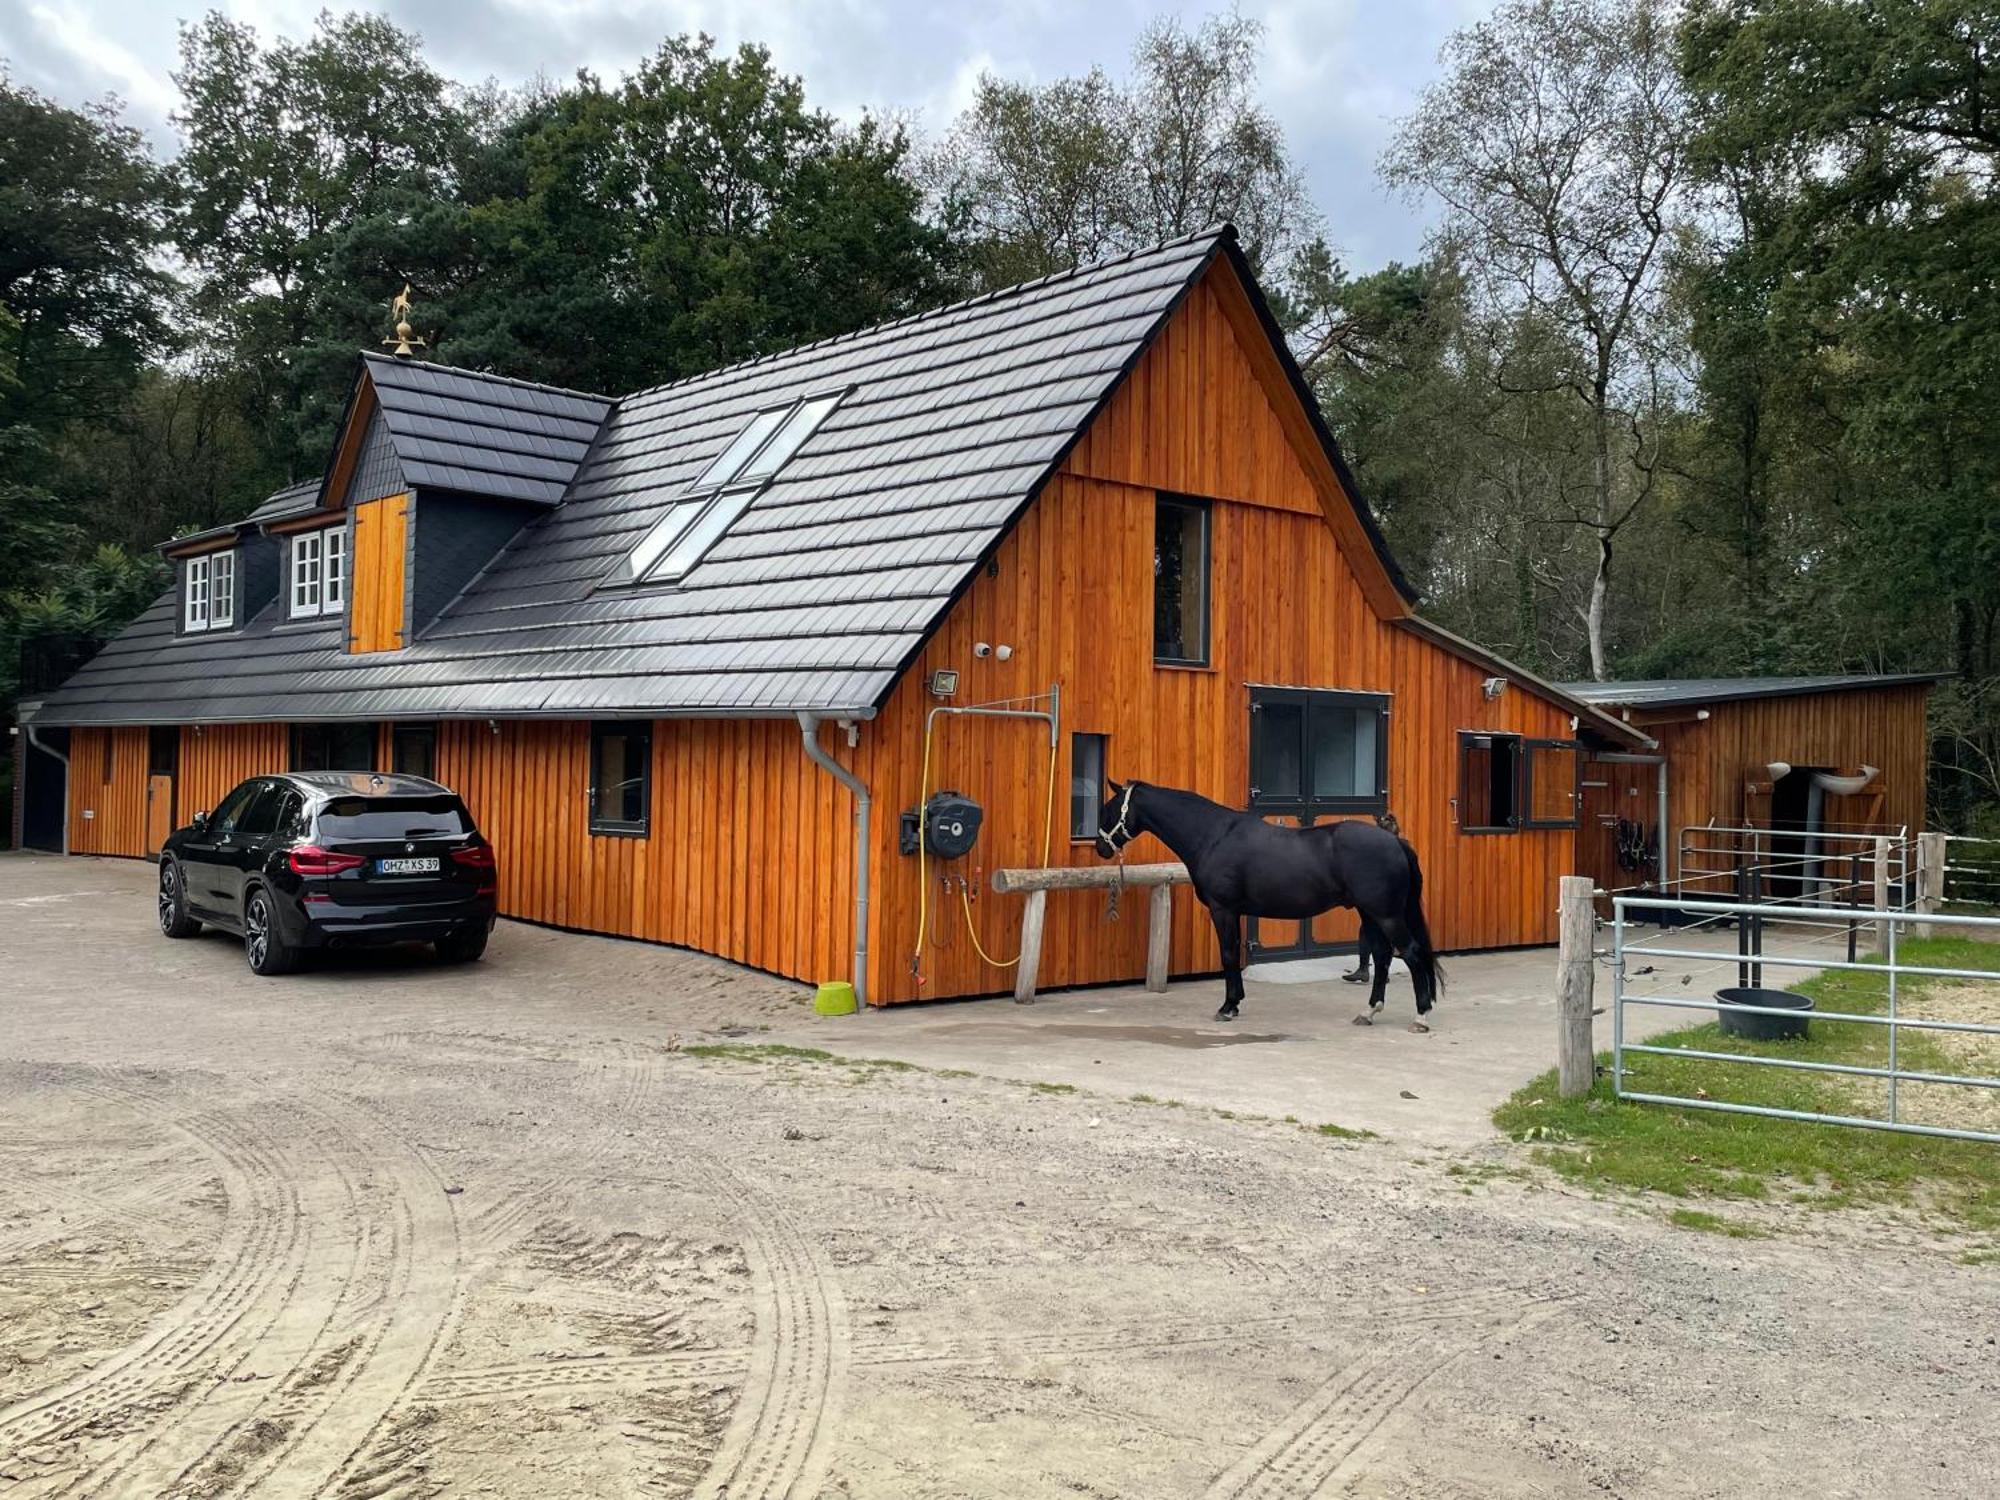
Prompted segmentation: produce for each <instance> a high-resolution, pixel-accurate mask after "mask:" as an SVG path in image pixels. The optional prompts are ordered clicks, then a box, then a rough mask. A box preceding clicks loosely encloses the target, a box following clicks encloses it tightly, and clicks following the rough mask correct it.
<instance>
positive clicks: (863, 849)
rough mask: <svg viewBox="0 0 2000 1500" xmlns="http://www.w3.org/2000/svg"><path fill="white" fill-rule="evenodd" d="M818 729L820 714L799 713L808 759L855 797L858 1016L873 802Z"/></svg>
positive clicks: (863, 991)
mask: <svg viewBox="0 0 2000 1500" xmlns="http://www.w3.org/2000/svg"><path fill="white" fill-rule="evenodd" d="M819 725H820V717H819V715H818V714H813V713H807V712H805V711H804V710H803V709H801V710H800V711H799V733H800V735H801V736H802V737H803V738H804V740H805V751H806V759H808V760H810V761H811V762H812V763H813V764H814V765H816V766H818V767H819V768H820V769H821V770H822V771H824V772H826V773H827V775H829V776H831V777H832V778H833V779H834V780H835V781H837V782H839V783H840V784H841V785H842V786H844V787H846V788H847V790H848V791H849V792H850V793H852V794H853V797H854V1002H855V1003H854V1013H855V1014H856V1015H859V1014H861V1012H862V1010H863V1009H864V1008H865V1007H866V1006H867V1004H868V848H869V845H868V823H869V813H870V811H871V810H872V809H873V807H874V800H873V799H872V798H871V797H870V796H869V795H868V788H867V787H866V786H864V785H862V782H861V778H860V777H859V776H856V775H855V774H854V773H853V772H852V771H850V770H848V769H847V767H845V766H843V765H842V764H841V763H840V762H839V761H837V760H835V759H834V758H833V757H832V756H831V755H828V754H827V753H826V748H825V747H824V746H823V745H821V744H820V742H819Z"/></svg>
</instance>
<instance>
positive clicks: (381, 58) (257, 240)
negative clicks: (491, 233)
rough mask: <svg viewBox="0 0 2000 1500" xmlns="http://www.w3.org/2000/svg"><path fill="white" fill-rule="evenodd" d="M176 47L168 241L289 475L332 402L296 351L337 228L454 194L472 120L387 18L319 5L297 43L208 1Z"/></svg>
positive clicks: (311, 446) (328, 265)
mask: <svg viewBox="0 0 2000 1500" xmlns="http://www.w3.org/2000/svg"><path fill="white" fill-rule="evenodd" d="M180 45H181V66H180V70H179V71H178V72H176V73H175V75H174V81H175V83H176V84H178V85H179V87H180V90H181V94H182V98H183V100H184V104H183V107H182V109H181V110H179V111H178V112H177V113H176V114H175V116H174V123H175V124H176V126H178V127H179V129H180V132H181V151H180V155H179V157H178V159H177V160H176V162H175V164H174V177H175V181H176V183H177V186H178V189H179V193H180V199H181V201H180V206H179V211H178V213H177V214H176V217H175V221H174V226H173V227H174V239H175V242H176V244H177V246H178V248H179V249H180V252H181V254H182V255H183V256H184V257H185V258H186V260H187V262H188V264H189V266H190V267H192V268H193V270H194V271H195V273H196V275H197V277H198V278H199V288H198V296H199V300H200V305H201V308H202V311H203V314H204V321H205V322H206V324H207V337H208V339H209V340H210V341H212V342H213V343H215V344H217V345H219V346H221V347H224V348H227V349H228V350H229V351H230V352H231V354H232V356H233V359H234V363H235V367H236V371H237V373H238V374H239V375H240V376H241V377H242V378H241V380H240V382H239V387H238V388H239V389H240V390H241V391H242V393H243V396H244V400H245V403H246V409H245V416H246V418H247V419H248V420H249V421H251V422H252V423H253V425H254V426H255V427H256V428H257V429H258V430H259V433H260V440H261V442H262V444H263V445H264V447H265V450H266V451H267V452H268V453H270V454H271V455H272V456H273V458H274V459H275V460H276V461H277V466H278V468H279V469H280V471H281V474H280V477H290V476H293V475H297V474H302V473H305V472H308V471H310V469H311V468H312V467H313V466H314V465H316V464H317V463H318V462H319V459H320V457H321V454H322V450H323V448H324V445H325V442H326V439H327V436H328V433H327V424H328V420H329V419H328V416H327V408H328V406H329V404H330V403H329V400H328V398H327V396H326V393H325V391H324V388H323V381H324V375H325V372H324V371H323V370H319V369H316V368H314V366H313V364H312V363H311V362H310V361H307V362H306V363H304V364H303V365H301V364H300V363H299V361H298V360H297V358H296V356H297V351H299V350H301V349H302V348H303V347H304V346H306V345H307V344H308V343H309V342H310V341H311V339H312V337H313V335H314V334H315V332H316V331H317V330H316V328H315V324H314V303H315V299H316V298H317V297H318V295H319V293H320V289H321V288H322V287H324V286H325V285H326V283H327V280H328V277H329V273H330V271H331V269H332V266H333V259H334V255H335V249H336V246H337V244H338V242H339V239H340V237H341V235H342V233H343V232H344V231H345V230H346V229H347V228H348V227H349V226H351V225H352V224H354V223H355V222H356V221H357V220H360V219H363V218H365V217H367V216H368V215H370V214H371V213H375V212H379V211H381V209H382V208H383V205H384V204H385V202H386V201H387V200H388V199H389V197H390V196H391V195H392V194H395V195H403V196H404V197H405V198H407V197H408V196H411V195H414V196H418V197H422V198H426V199H433V198H438V197H442V196H447V195H448V193H449V189H450V181H451V179H450V171H449V168H450V165H451V162H452V160H453V157H454V153H455V152H456V151H457V150H458V148H459V146H460V143H461V140H462V136H463V132H464V120H463V117H462V115H461V113H460V112H459V110H458V109H456V108H455V107H454V102H453V98H452V90H451V88H450V86H449V85H448V84H447V83H446V81H445V79H444V78H443V77H442V76H441V75H440V74H438V73H437V72H436V71H435V70H434V69H432V68H431V67H430V66H429V65H428V64H426V63H425V62H424V61H423V58H422V47H421V42H420V40H419V39H418V38H417V36H416V35H415V34H413V33H411V32H407V31H404V30H403V29H401V28H400V27H397V26H396V25H394V24H393V23H391V22H389V21H387V20H385V19H383V18H381V17H379V16H369V15H357V14H347V15H341V16H335V15H332V14H331V13H322V14H321V16H320V17H319V20H318V21H317V22H316V24H315V26H314V30H313V34H312V35H311V36H310V37H309V38H308V39H307V40H305V41H304V42H290V41H283V40H280V41H278V42H275V43H273V44H272V45H270V46H269V47H265V46H263V45H262V44H260V43H259V41H258V39H257V34H256V32H255V31H254V30H253V29H252V28H251V27H249V26H248V25H244V24H242V23H238V22H234V21H231V20H229V19H227V18H226V17H224V16H223V15H221V14H220V13H219V12H214V11H211V12H209V14H208V15H206V16H205V17H203V19H202V20H201V21H199V22H197V23H195V24H193V25H190V26H184V27H183V28H182V31H181V43H180ZM336 409H337V406H336Z"/></svg>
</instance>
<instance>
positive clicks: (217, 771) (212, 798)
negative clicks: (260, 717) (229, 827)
mask: <svg viewBox="0 0 2000 1500" xmlns="http://www.w3.org/2000/svg"><path fill="white" fill-rule="evenodd" d="M289 754H290V747H289V746H288V745H287V743H286V728H285V726H284V725H283V724H189V725H186V726H184V727H183V728H182V729H181V754H180V769H179V777H178V780H177V782H176V784H175V787H174V800H175V802H176V803H177V804H178V808H179V811H178V814H177V816H178V817H179V819H180V821H181V822H182V823H183V824H185V823H188V822H190V821H191V820H192V819H193V818H194V815H195V814H196V813H198V812H213V811H214V810H215V804H216V803H218V802H220V801H221V800H222V799H223V798H224V797H225V796H227V795H228V793H229V789H230V788H231V787H233V786H235V785H236V783H237V782H239V781H241V780H243V779H244V778H245V777H247V776H268V775H269V774H270V773H271V772H273V771H282V770H284V769H285V764H286V761H287V759H288V758H289Z"/></svg>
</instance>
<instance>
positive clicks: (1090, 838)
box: [1069, 730, 1111, 844]
mask: <svg viewBox="0 0 2000 1500" xmlns="http://www.w3.org/2000/svg"><path fill="white" fill-rule="evenodd" d="M1085 740H1095V741H1096V742H1097V785H1096V790H1095V791H1094V792H1093V793H1092V794H1091V798H1090V808H1089V811H1088V815H1087V816H1086V817H1085V819H1084V822H1085V823H1086V824H1087V825H1088V826H1087V827H1079V826H1078V824H1077V820H1076V819H1077V812H1078V808H1077V805H1076V775H1077V771H1076V764H1077V755H1076V753H1077V749H1078V747H1079V746H1080V745H1081V744H1082V742H1083V741H1085ZM1110 767H1111V736H1110V735H1108V734H1097V733H1093V732H1092V731H1090V730H1076V731H1073V732H1072V733H1071V734H1070V737H1069V786H1070V793H1069V797H1070V818H1069V839H1070V842H1071V843H1072V844H1085V843H1091V842H1094V841H1095V840H1096V838H1097V812H1098V809H1099V808H1101V807H1103V806H1104V786H1105V783H1106V782H1107V781H1108V780H1109V779H1110V775H1111V771H1110Z"/></svg>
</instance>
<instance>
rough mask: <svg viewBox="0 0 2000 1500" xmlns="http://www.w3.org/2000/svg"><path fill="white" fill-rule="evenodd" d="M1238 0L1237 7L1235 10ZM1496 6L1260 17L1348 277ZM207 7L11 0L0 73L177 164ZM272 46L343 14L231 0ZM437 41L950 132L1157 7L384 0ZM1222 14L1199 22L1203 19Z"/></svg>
mask: <svg viewBox="0 0 2000 1500" xmlns="http://www.w3.org/2000/svg"><path fill="white" fill-rule="evenodd" d="M1220 3H1224V0H1218V4H1220ZM1489 4H1490V0H1392V3H1384V0H1243V4H1242V9H1243V10H1244V11H1245V12H1246V13H1247V14H1251V15H1255V16H1258V17H1260V18H1261V19H1262V20H1263V21H1264V23H1265V26H1266V36H1265V65H1264V98H1265V103H1266V105H1267V107H1268V108H1269V109H1270V110H1271V112H1272V113H1273V114H1274V115H1275V116H1276V117H1277V119H1278V120H1279V122H1280V123H1281V124H1282V125H1283V126H1284V129H1285V133H1286V136H1287V138H1288V139H1289V141H1290V142H1291V146H1292V150H1293V152H1294V153H1295V155H1296V156H1297V158H1298V160H1299V161H1300V163H1301V164H1302V166H1303V167H1304V168H1305V171H1306V174H1307V177H1308V180H1309V182H1310V183H1311V186H1312V190H1313V194H1314V196H1315V198H1316V199H1317V201H1318V203H1319V205H1320V207H1321V209H1322V210H1323V211H1324V212H1325V214H1326V217H1327V222H1328V225H1329V228H1330V229H1331V231H1332V235H1333V238H1334V241H1335V242H1336V244H1337V245H1338V246H1339V247H1340V250H1341V253H1342V255H1343V256H1344V258H1345V259H1346V260H1347V262H1348V264H1349V265H1350V266H1351V267H1353V268H1355V269H1357V270H1368V269H1372V268H1373V267H1375V266H1378V265H1380V264H1381V263H1382V262H1384V261H1386V260H1389V259H1392V258H1408V257H1410V256H1412V255H1413V254H1415V253H1416V252H1417V250H1418V249H1419V247H1420V246H1421V243H1422V239H1423V232H1424V221H1423V215H1422V212H1421V211H1420V210H1419V209H1417V208H1414V207H1412V206H1411V205H1409V204H1406V203H1404V202H1401V201H1399V200H1397V199H1395V198H1392V197H1390V196H1389V195H1388V194H1386V193H1385V192H1384V191H1383V190H1382V187H1381V185H1380V184H1379V183H1378V182H1377V180H1376V178H1375V159H1376V156H1377V155H1378V154H1379V152H1380V150H1381V148H1382V145H1383V143H1384V139H1385V136H1386V134H1387V131H1388V127H1389V122H1390V121H1391V120H1392V119H1393V118H1394V117H1395V116H1396V115H1398V114H1400V113H1401V112H1403V111H1404V110H1406V109H1408V107H1409V105H1410V102H1411V100H1412V99H1413V98H1414V96H1415V94H1416V91H1417V90H1419V89H1420V88H1421V87H1422V86H1423V84H1424V82H1425V81H1426V80H1427V79H1428V78H1429V77H1430V76H1431V75H1432V72H1433V70H1434V67H1435V62H1436V56H1437V50H1438V47H1439V45H1440V44H1441V43H1442V42H1443V41H1444V39H1445V37H1446V36H1447V35H1448V34H1449V33H1450V32H1451V31H1452V30H1453V29H1454V28H1456V27H1459V26H1462V25H1464V24H1466V22H1467V21H1468V20H1470V19H1473V18H1475V17H1476V16H1477V15H1479V14H1481V13H1483V12H1484V11H1486V10H1487V9H1488V8H1489ZM207 8H209V7H208V6H203V5H202V4H201V0H179V3H177V0H0V57H4V58H5V59H6V65H7V68H8V70H9V71H10V72H11V73H12V74H13V76H14V78H15V80H16V82H18V83H24V84H27V85H29V86H30V87H33V88H37V89H40V90H41V91H43V92H44V93H47V94H49V95H51V96H53V97H55V98H57V99H60V100H62V101H63V102H65V103H79V102H82V101H84V100H89V99H95V98H99V97H102V96H103V95H104V94H106V93H115V94H117V95H118V96H119V97H120V98H122V99H124V100H125V101H126V102H127V105H128V107H129V111H130V116H131V118H132V119H133V121H134V123H136V124H139V125H141V126H143V127H145V128H146V129H147V131H148V132H149V133H150V134H151V135H152V136H153V139H154V141H155V144H156V146H157V147H158V148H159V149H161V150H162V151H167V150H171V148H172V140H173V137H172V131H171V128H170V127H169V125H168V123H167V117H168V115H169V113H170V112H171V111H172V110H173V108H174V104H175V94H174V86H173V82H172V79H171V77H170V76H169V75H170V74H171V72H172V70H173V68H174V63H175V51H174V48H175V35H176V26H177V19H178V18H179V17H182V16H192V15H194V14H196V13H197V11H198V10H200V9H207ZM214 8H219V9H221V10H224V11H226V12H228V13H229V14H231V15H233V16H235V17H237V18H238V19H241V20H245V21H248V22H250V23H251V24H252V25H253V26H255V27H256V28H257V29H258V31H259V32H260V33H262V34H263V35H265V36H267V37H268V36H279V35H282V36H292V37H297V36H302V35H304V34H306V33H307V32H309V31H310V29H311V27H312V22H313V17H314V16H315V15H316V14H317V13H318V12H319V11H320V10H321V9H322V8H332V9H336V10H338V9H343V8H356V9H359V8H364V6H363V5H362V4H359V3H356V4H352V5H351V7H350V6H349V5H344V4H343V3H342V0H220V3H219V4H217V5H216V6H215V7H214ZM366 8H371V9H374V10H378V11H382V12H386V13H387V14H389V15H391V16H393V17H394V18H395V19H396V20H397V21H398V22H399V23H401V24H402V25H404V26H406V27H409V28H411V29H413V30H415V31H417V32H419V33H420V34H421V35H422V36H423V39H424V44H425V50H426V52H427V54H428V56H429V57H430V59H431V61H432V62H433V64H434V65H436V66H437V67H438V68H439V69H440V70H442V71H443V72H445V73H446V74H448V75H449V76H452V77H455V78H458V79H460V80H462V81H466V82H472V81H476V80H479V79H482V78H486V77H494V78H498V79H499V80H501V81H502V82H503V83H518V82H520V81H521V80H523V79H524V78H527V77H529V76H531V75H533V74H535V73H537V72H541V73H546V74H548V75H550V76H552V77H557V78H560V77H563V76H565V75H567V74H569V73H571V72H573V71H574V70H575V69H577V68H590V69H592V70H594V71H596V72H597V73H599V74H600V75H601V76H603V77H605V78H607V79H609V78H616V77H617V76H618V75H619V74H620V73H621V72H623V71H624V70H625V69H626V67H627V66H629V64H630V63H631V62H632V61H633V60H634V59H635V58H637V57H639V56H641V55H642V54H644V53H646V52H648V51H650V50H651V49H652V47H653V46H654V45H655V44H656V43H657V42H658V40H659V39H660V37H662V36H664V35H667V34H670V33H673V32H678V31H692V30H705V31H708V32H710V33H712V34H713V35H715V36H717V37H719V38H721V39H722V40H723V41H724V42H725V43H728V44H731V45H733V44H735V43H737V42H739V41H761V42H763V43H765V44H766V45H767V46H769V47H770V49H771V51H772V54H773V56H774V57H775V59H776V60H777V62H778V63H779V65H780V66H782V67H783V68H784V69H785V70H786V71H788V72H792V73H798V74H801V75H803V77H804V79H805V82H806V94H807V98H808V99H809V100H810V101H811V102H812V103H814V104H816V105H819V106H820V107H822V108H825V109H828V110H831V111H833V112H834V113H836V114H841V115H846V116H853V115H858V114H859V113H861V112H862V111H863V110H866V109H870V108H874V109H893V110H897V111H900V112H903V113H906V114H908V115H909V116H911V117H912V118H913V120H914V121H915V122H916V123H917V124H918V125H920V126H921V127H922V128H924V129H926V130H940V129H942V128H943V127H944V126H946V125H947V124H949V122H950V121H951V119H952V117H953V116H954V115H955V114H956V113H957V112H958V111H959V109H961V108H962V107H963V106H964V104H965V102H966V100H967V99H968V97H969V96H970V92H971V88H972V84H973V82H974V80H976V79H977V78H978V76H979V74H980V72H981V71H982V70H991V71H993V72H997V73H999V74H1002V75H1003V76H1006V77H1009V78H1017V79H1035V80H1046V79H1050V78H1055V77H1058V76H1061V75H1062V74H1064V73H1069V72H1080V71H1082V70H1083V69H1084V68H1086V67H1088V66H1089V64H1091V63H1093V62H1098V63H1103V64H1104V65H1106V66H1107V67H1108V68H1110V69H1112V70H1113V71H1114V72H1116V71H1122V68H1123V64H1124V61H1125V58H1126V56H1127V54H1128V53H1129V51H1130V49H1131V45H1132V41H1133V38H1134V37H1135V36H1136V35H1137V33H1138V31H1139V30H1140V28H1141V27H1142V26H1143V25H1144V24H1145V23H1146V21H1147V20H1148V19H1149V18H1150V17H1152V16H1153V15H1155V14H1158V13H1160V12H1161V11H1162V10H1163V9H1169V8H1172V7H1171V6H1169V5H1164V4H1161V3H1158V0H1082V3H1078V0H975V3H971V4H964V3H960V4H952V3H950V0H373V3H372V5H367V6H366ZM1209 8H1210V7H1204V6H1201V5H1195V6H1191V7H1188V8H1185V9H1184V10H1183V11H1182V13H1183V14H1184V15H1185V16H1186V17H1187V18H1188V19H1189V21H1190V22H1195V21H1198V20H1199V19H1200V17H1201V16H1202V15H1203V14H1205V13H1206V12H1207V10H1208V9H1209Z"/></svg>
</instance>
